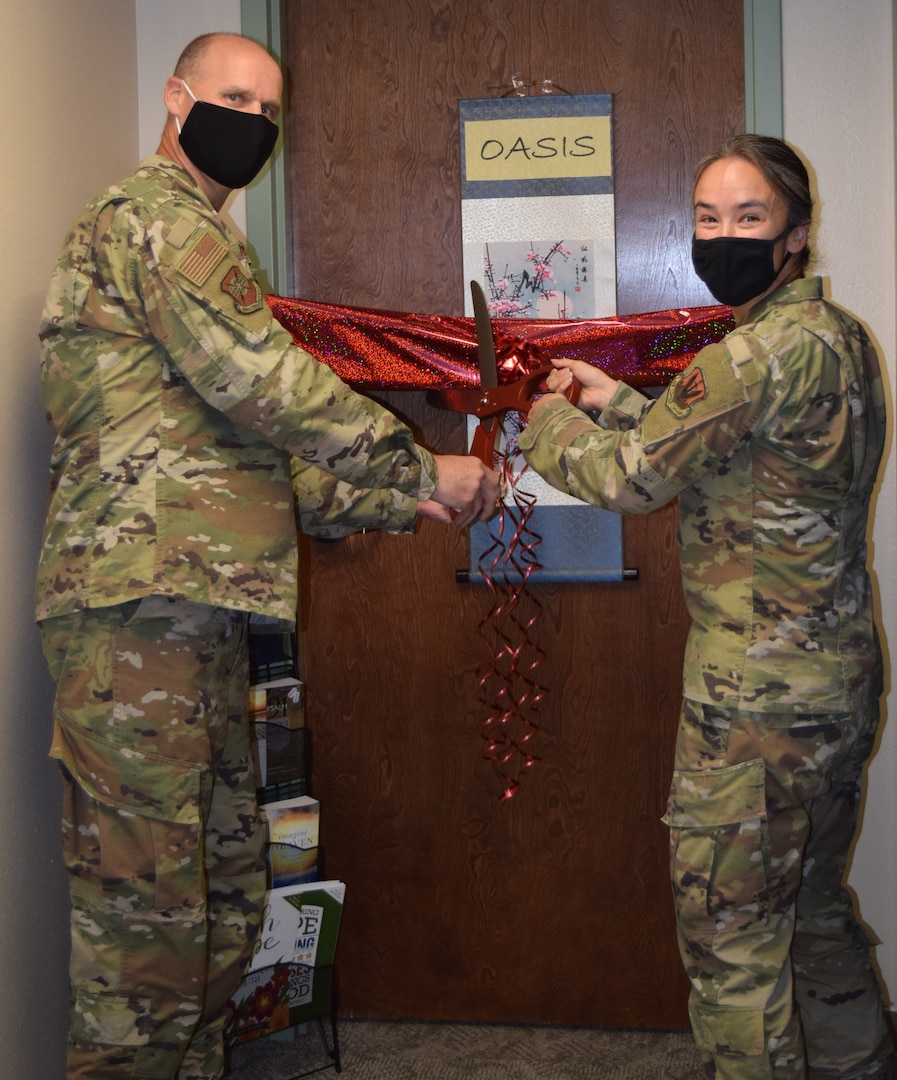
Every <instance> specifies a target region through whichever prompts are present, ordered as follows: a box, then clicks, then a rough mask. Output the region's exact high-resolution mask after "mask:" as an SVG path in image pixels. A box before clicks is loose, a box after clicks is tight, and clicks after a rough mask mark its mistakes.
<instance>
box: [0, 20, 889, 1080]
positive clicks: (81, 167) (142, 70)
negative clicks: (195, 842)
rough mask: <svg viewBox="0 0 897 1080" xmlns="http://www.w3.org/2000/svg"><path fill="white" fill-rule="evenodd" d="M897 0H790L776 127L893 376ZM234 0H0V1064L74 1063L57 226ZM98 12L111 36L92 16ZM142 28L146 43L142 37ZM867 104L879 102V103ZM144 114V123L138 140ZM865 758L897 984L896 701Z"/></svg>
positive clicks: (874, 865)
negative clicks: (48, 403) (54, 562)
mask: <svg viewBox="0 0 897 1080" xmlns="http://www.w3.org/2000/svg"><path fill="white" fill-rule="evenodd" d="M891 19H892V0H864V2H863V3H862V4H855V3H854V4H848V3H846V2H844V0H783V24H784V38H785V56H786V63H785V98H786V100H785V134H786V137H787V138H788V139H790V140H791V141H792V142H793V143H794V144H795V145H796V146H797V147H798V148H799V149H800V150H802V151H804V152H805V153H806V154H807V155H808V157H809V158H810V160H811V161H812V162H813V163H814V165H815V168H816V172H817V175H818V181H819V188H820V190H821V192H822V212H823V214H824V216H825V226H824V228H823V230H822V232H821V233H820V234H819V236H818V238H817V248H818V250H819V253H820V257H821V259H820V270H821V271H822V272H823V273H824V274H825V275H826V276H828V277H830V279H831V283H832V292H833V294H834V296H835V297H836V298H837V299H839V300H840V301H841V302H842V303H844V304H845V305H846V306H847V307H849V308H851V309H852V310H853V311H855V312H856V313H857V314H858V315H860V316H861V317H862V318H863V319H864V320H865V321H866V322H867V323H868V324H869V325H870V327H871V328H872V329H873V330H874V332H875V334H876V336H877V338H878V341H879V343H880V344H881V346H882V349H883V352H884V353H885V355H886V358H887V363H888V369H889V377H890V386H891V390H890V392H891V395H892V397H893V387H894V385H895V383H897V377H895V371H894V367H895V313H894V297H895V267H894V261H895V228H894V192H895V183H894V102H893V88H892V80H893V59H894V57H893V35H892V29H891ZM238 25H239V0H135V2H133V3H126V2H122V0H79V2H78V3H77V4H59V3H58V2H56V0H31V3H29V4H27V5H16V4H12V3H7V4H3V5H2V6H0V69H2V70H3V72H4V78H5V84H6V85H7V86H9V87H15V88H16V93H15V94H14V95H13V96H12V97H11V98H10V99H9V100H8V101H7V104H6V107H5V108H4V110H3V111H2V114H0V115H2V119H0V133H2V146H3V162H4V174H3V180H4V191H3V197H4V202H5V206H4V210H5V212H4V213H3V215H2V217H0V238H2V243H0V250H2V252H3V259H2V260H0V298H2V299H0V355H2V356H3V360H4V372H5V379H4V392H3V394H2V395H0V440H2V461H3V469H2V470H0V505H2V506H3V513H2V515H0V580H2V583H3V598H4V609H5V611H6V619H5V621H4V622H3V623H2V624H0V644H2V648H0V678H2V683H0V685H3V686H5V687H6V701H7V710H6V714H5V717H4V719H3V721H2V722H0V760H2V761H4V762H5V763H7V768H6V770H5V772H4V778H3V784H2V786H0V822H2V823H3V824H2V826H0V866H2V867H3V873H2V878H0V940H2V941H3V949H2V951H0V1047H2V1048H3V1049H2V1059H3V1062H2V1069H3V1074H4V1075H5V1076H7V1075H8V1076H9V1077H15V1080H56V1078H58V1077H61V1076H62V1074H63V1066H62V1056H63V1045H64V1030H65V1022H66V1021H65V997H66V989H65V963H66V950H67V944H66V942H67V927H66V914H65V913H66V909H67V905H66V900H65V895H64V894H65V884H64V880H63V872H62V868H61V865H60V860H59V856H58V853H57V850H58V827H57V820H58V813H59V805H58V784H57V777H56V774H55V772H54V770H53V769H52V768H51V766H50V764H49V762H48V761H47V760H46V750H47V746H48V743H49V711H50V703H51V696H52V688H51V685H50V681H49V679H48V677H47V675H46V673H45V671H44V667H43V661H42V658H41V656H40V652H39V645H38V639H37V635H36V633H35V632H34V630H33V627H32V623H31V608H32V602H31V590H32V581H33V576H34V568H35V563H36V553H37V548H38V544H39V537H40V525H41V517H42V508H43V501H44V484H45V473H46V458H47V452H48V441H47V437H46V431H45V425H44V420H43V414H42V409H41V405H40V398H39V386H38V374H37V349H36V342H35V327H36V325H37V320H38V316H39V313H40V307H41V303H42V299H43V293H44V289H45V287H46V282H47V278H48V275H49V273H50V270H51V267H52V265H53V262H54V260H55V257H56V253H57V251H58V247H59V244H60V242H61V239H62V237H63V234H64V232H65V230H66V228H67V227H68V225H69V224H70V222H71V220H72V218H73V216H74V214H75V213H76V212H77V211H78V209H79V208H80V207H81V205H82V204H83V203H84V202H85V201H86V200H87V199H88V198H89V197H90V196H91V195H93V194H94V193H95V192H96V191H97V190H99V189H100V188H101V187H102V186H103V185H105V184H106V183H108V182H110V181H113V180H115V179H117V178H118V177H120V176H121V175H123V174H125V173H126V172H127V171H128V170H129V169H130V168H131V167H132V165H133V164H134V162H135V161H136V160H137V159H138V156H141V155H142V154H143V153H145V152H147V151H148V150H152V149H153V148H154V145H155V139H156V138H157V136H158V131H159V129H160V127H161V122H162V120H163V119H164V117H163V115H162V112H161V108H160V107H159V106H158V104H157V102H158V97H159V93H160V89H159V85H158V84H159V79H160V78H162V79H164V75H165V74H167V73H168V68H169V67H170V64H171V59H172V57H173V55H174V54H175V53H176V52H177V50H178V49H179V48H180V45H181V44H183V43H184V42H186V41H187V40H188V39H189V38H190V37H192V36H193V35H194V34H196V33H201V32H203V31H205V30H211V29H236V28H237V27H238ZM99 28H102V32H99ZM138 41H139V43H140V47H139V49H138V47H137V43H138ZM871 102H874V103H875V107H874V108H872V107H870V103H871ZM138 117H139V120H140V124H141V130H140V137H139V142H138V127H137V125H138ZM895 517H897V511H895V482H894V461H893V453H892V455H891V459H890V464H889V472H888V475H887V477H886V479H885V483H884V484H883V487H882V494H881V496H880V498H879V503H878V510H877V518H876V526H875V547H876V557H877V562H876V566H877V572H878V578H879V584H880V589H881V595H882V601H883V610H884V624H885V630H886V634H887V637H888V643H889V645H890V648H891V650H892V651H893V649H894V648H895V647H897V645H895V643H897V625H895V624H897V581H895V577H897V570H895V559H894V547H895V536H897V529H895ZM889 701H890V703H889V712H890V722H889V724H888V726H887V729H886V732H885V736H884V739H883V742H882V746H881V750H880V752H879V755H878V758H877V760H876V762H875V763H874V765H873V769H872V775H871V779H870V789H869V798H868V802H867V806H866V813H865V824H864V834H863V837H862V839H861V841H860V844H859V848H858V852H857V857H856V861H855V866H854V871H853V874H852V878H851V880H852V883H853V885H854V887H855V889H856V891H857V893H858V894H859V897H860V900H861V903H862V908H863V911H864V914H865V916H866V918H867V919H868V920H869V921H870V923H871V924H872V925H873V926H874V927H875V929H876V930H877V931H878V933H879V934H881V935H882V936H883V937H884V938H885V943H884V945H883V947H882V949H881V950H880V960H881V963H882V968H883V971H884V973H885V976H886V979H887V982H888V984H889V986H890V988H891V991H892V993H897V906H895V905H894V903H893V898H894V896H895V895H897V888H895V885H897V845H895V843H894V838H893V822H894V821H895V820H897V813H895V810H897V807H895V803H897V784H895V783H894V777H895V757H897V705H895V695H894V692H893V691H891V693H890V695H889Z"/></svg>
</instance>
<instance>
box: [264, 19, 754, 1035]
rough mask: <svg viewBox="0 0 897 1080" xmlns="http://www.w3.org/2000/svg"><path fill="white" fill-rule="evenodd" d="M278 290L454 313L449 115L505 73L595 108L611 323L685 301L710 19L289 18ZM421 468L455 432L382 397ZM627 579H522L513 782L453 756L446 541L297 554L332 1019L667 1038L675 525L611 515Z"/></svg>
mask: <svg viewBox="0 0 897 1080" xmlns="http://www.w3.org/2000/svg"><path fill="white" fill-rule="evenodd" d="M285 25H286V40H287V45H286V49H285V51H286V53H287V66H288V72H289V94H290V112H289V124H290V127H289V133H288V135H289V145H290V155H291V157H290V172H291V177H292V183H291V201H292V213H293V222H294V245H295V260H294V265H295V273H296V279H297V287H296V293H297V295H298V296H300V297H303V298H306V299H311V300H323V301H330V302H335V303H345V304H357V305H362V306H370V307H380V308H386V309H391V310H399V311H419V312H430V313H443V314H454V315H458V314H461V313H462V312H463V306H464V305H463V290H464V283H463V281H462V276H461V228H460V195H459V183H460V172H459V131H458V100H459V99H462V98H481V97H489V96H493V95H497V93H499V92H500V91H498V90H497V89H496V88H497V87H500V86H502V85H503V84H507V83H508V82H509V79H510V75H511V73H512V72H517V71H521V72H523V73H524V75H525V77H527V78H532V79H541V78H543V77H550V78H552V79H554V81H555V82H556V83H558V84H559V85H560V86H562V87H564V88H565V89H566V90H568V91H570V92H573V93H594V92H610V93H612V94H613V95H614V100H613V107H614V125H615V149H614V153H615V178H616V216H617V258H618V310H619V311H620V312H621V313H627V312H643V311H653V310H660V309H666V308H671V307H676V306H689V305H696V304H703V303H709V302H710V301H709V297H708V296H707V294H706V293H705V292H704V291H703V289H702V288H701V287H700V283H699V282H698V281H697V279H696V278H695V277H694V275H693V273H692V270H691V266H690V260H689V241H690V236H691V231H692V225H691V213H690V210H689V203H690V194H691V173H692V169H693V166H694V164H695V163H696V162H697V160H698V159H699V158H700V157H701V156H702V155H703V154H705V153H707V152H709V151H710V150H712V149H715V148H716V147H717V146H718V145H719V143H720V142H721V141H722V139H723V138H724V137H726V136H727V135H730V134H733V133H735V132H737V131H740V130H742V128H743V123H744V120H743V116H744V73H743V30H742V9H741V3H740V2H738V0H588V2H583V0H539V2H535V0H532V2H531V0H516V2H511V0H479V2H474V0H319V2H315V0H287V3H286V4H285ZM381 396H382V397H383V398H384V399H385V400H386V401H387V402H388V404H389V405H390V406H391V407H392V408H393V409H394V410H395V411H396V412H398V413H400V414H401V415H402V416H404V417H405V418H406V419H408V420H409V422H411V424H412V425H413V426H414V427H415V429H416V430H417V431H418V432H419V433H420V435H421V437H422V439H423V440H424V441H425V442H426V444H427V445H429V446H430V447H431V448H433V449H435V450H437V451H444V452H459V453H460V452H463V450H464V429H463V422H462V421H461V420H460V418H458V417H456V416H453V415H450V414H447V413H440V412H438V411H436V410H433V409H431V408H430V407H429V406H428V405H427V404H426V402H425V401H424V399H423V395H420V394H416V393H393V394H387V395H381ZM624 538H625V561H626V564H627V565H629V566H634V567H637V568H638V571H639V578H638V581H637V582H627V583H620V584H610V585H607V584H603V585H600V584H595V585H553V586H549V585H543V586H540V587H537V588H535V587H534V588H533V589H532V592H533V594H534V595H535V596H536V598H537V599H538V601H539V602H540V603H541V605H542V614H541V617H540V618H539V620H538V622H537V624H536V627H535V629H534V635H535V636H536V638H537V640H538V643H539V644H540V646H541V647H542V648H543V649H544V650H545V660H544V662H543V665H542V667H541V669H540V674H539V678H540V682H542V683H544V684H545V685H546V686H547V687H548V689H549V693H548V696H547V698H546V700H545V705H544V712H543V714H542V717H541V719H540V722H539V727H540V732H539V736H538V740H537V752H538V755H539V757H540V759H541V760H540V762H539V763H538V764H537V765H536V766H535V767H534V768H533V769H532V770H531V771H530V772H529V773H528V774H527V776H526V779H525V781H524V784H523V786H522V789H521V791H520V793H519V794H518V795H517V796H516V797H515V798H514V799H512V800H510V801H508V802H499V800H498V798H497V796H498V794H499V787H498V784H497V780H496V778H495V775H494V774H493V772H492V769H491V766H490V765H489V763H488V762H486V761H484V760H483V758H482V754H481V740H480V735H479V725H480V722H481V721H482V719H483V718H484V717H483V716H482V715H481V707H480V706H479V703H478V700H477V693H476V682H475V674H474V673H475V671H476V669H477V667H478V665H479V664H480V663H481V662H482V661H483V660H484V659H485V657H484V654H483V646H482V642H481V641H480V638H479V637H478V625H479V623H480V620H481V619H482V618H483V616H484V614H485V613H486V612H487V611H488V607H489V599H488V596H487V595H486V590H485V589H484V587H483V586H473V585H457V584H456V583H455V570H456V569H457V568H460V567H463V566H465V565H466V561H467V547H466V544H467V541H466V537H465V536H464V535H463V534H460V533H455V532H454V531H450V530H447V529H445V528H440V527H437V526H435V525H431V524H429V523H424V524H423V525H422V526H421V528H420V529H419V531H418V532H417V533H416V534H415V535H414V536H413V537H390V536H381V535H371V534H369V535H365V536H357V537H352V538H349V539H347V540H345V541H340V542H337V543H329V544H324V543H317V542H307V543H306V544H305V551H304V557H303V567H302V571H303V586H302V588H303V603H302V635H301V651H302V664H303V670H304V673H305V677H306V680H307V686H308V723H309V726H310V728H311V731H312V739H313V743H312V761H313V766H312V782H313V792H314V794H315V795H316V796H317V797H318V798H320V800H321V804H322V826H321V828H322V845H323V849H324V859H325V866H324V869H325V872H326V873H327V874H328V875H329V876H336V877H341V878H342V879H343V880H345V881H346V882H347V884H348V895H347V902H346V909H345V916H344V923H343V929H342V937H341V941H340V950H339V965H340V980H341V1002H342V1012H343V1013H344V1014H346V1015H351V1016H358V1017H403V1018H436V1019H462V1020H493V1021H525V1022H546V1023H547V1022H551V1023H559V1024H588V1025H599V1026H623V1027H682V1026H685V1025H686V1023H687V1017H686V1012H685V997H686V993H687V984H686V980H685V977H684V975H683V974H682V971H681V968H680V964H679V960H678V955H677V952H676V943H675V928H674V920H673V914H672V905H671V900H670V894H669V884H668V877H667V845H668V835H667V831H666V829H665V827H664V826H663V825H662V824H661V821H660V818H661V815H662V814H663V811H664V807H665V802H666V793H667V789H668V786H669V778H670V769H671V760H672V747H673V740H674V734H675V727H676V721H677V715H678V706H679V698H680V687H681V670H680V664H681V654H682V647H683V641H684V635H685V632H686V628H687V618H686V614H685V611H684V608H683V602H682V596H681V589H680V584H679V572H678V565H677V559H676V543H675V508H673V507H668V508H666V509H663V510H661V511H658V512H656V513H654V514H652V515H650V516H649V517H647V518H633V519H628V520H627V521H626V522H625V532H624Z"/></svg>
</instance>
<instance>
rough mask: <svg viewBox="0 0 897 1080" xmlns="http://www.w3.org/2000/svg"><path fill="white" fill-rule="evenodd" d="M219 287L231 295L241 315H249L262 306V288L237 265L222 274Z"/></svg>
mask: <svg viewBox="0 0 897 1080" xmlns="http://www.w3.org/2000/svg"><path fill="white" fill-rule="evenodd" d="M221 289H222V291H223V292H226V293H229V294H230V295H231V296H232V297H233V301H234V307H235V308H236V309H237V311H239V312H241V313H242V314H243V315H251V314H252V313H253V311H258V310H259V309H260V308H261V307H262V304H263V300H262V290H261V289H260V288H259V287H258V285H256V283H255V282H254V281H253V280H252V279H251V278H248V277H247V276H246V275H245V274H244V273H243V271H242V270H241V269H240V268H239V266H232V267H231V268H230V270H228V272H227V273H226V274H225V275H224V277H223V278H222V280H221Z"/></svg>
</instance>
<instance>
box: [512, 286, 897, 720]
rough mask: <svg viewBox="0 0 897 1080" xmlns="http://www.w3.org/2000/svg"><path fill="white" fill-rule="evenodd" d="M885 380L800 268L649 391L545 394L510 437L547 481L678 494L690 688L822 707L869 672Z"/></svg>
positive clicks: (613, 501) (848, 702)
mask: <svg viewBox="0 0 897 1080" xmlns="http://www.w3.org/2000/svg"><path fill="white" fill-rule="evenodd" d="M883 394H884V391H883V386H882V379H881V374H880V370H879V365H878V358H877V356H876V353H875V350H874V348H873V347H872V345H871V344H870V343H869V341H868V338H867V336H866V334H865V332H864V331H863V329H862V327H861V326H860V325H859V324H858V323H857V322H856V321H855V320H854V319H852V318H851V317H850V316H849V315H847V314H846V313H845V312H843V311H842V310H840V309H839V308H837V307H835V306H834V305H833V304H830V303H828V302H827V301H826V300H824V299H823V297H822V288H821V282H820V280H819V279H818V278H807V279H801V280H798V281H795V282H793V283H791V284H790V285H786V286H783V287H782V288H780V289H778V290H777V291H776V292H775V293H773V294H772V295H770V296H769V297H767V298H765V299H764V300H763V301H761V302H760V304H758V305H757V306H756V307H755V308H754V309H753V310H752V311H751V312H750V313H749V314H748V317H747V320H746V321H745V322H744V323H743V324H742V325H741V326H739V327H738V328H737V329H736V330H734V331H733V332H732V333H730V334H729V335H728V336H727V337H726V338H725V339H724V340H723V341H722V342H720V343H718V344H714V345H709V346H707V347H706V348H705V349H702V350H701V352H700V353H699V354H698V356H697V357H696V358H695V359H694V361H693V362H692V363H691V365H690V366H689V367H688V368H687V369H686V370H685V371H684V372H683V373H682V374H681V375H679V376H677V377H676V379H675V380H674V381H673V382H672V383H671V384H670V385H669V387H668V388H667V390H666V393H665V394H664V395H663V396H661V397H659V398H658V399H657V400H656V401H650V400H648V399H646V398H645V397H644V396H643V395H641V394H639V393H637V392H636V391H635V390H633V389H632V388H631V387H627V386H625V385H623V384H620V386H619V388H618V390H617V392H616V393H615V395H614V397H613V399H612V400H611V402H610V404H609V406H608V408H607V409H605V410H604V412H603V413H602V414H601V415H600V417H598V422H597V423H595V422H593V421H592V420H591V419H589V417H588V416H587V415H585V414H584V413H583V412H581V411H579V410H577V409H575V408H573V407H572V406H570V405H569V404H567V403H566V402H565V401H563V400H561V399H557V400H555V399H552V400H551V401H550V402H548V403H547V404H546V406H545V407H544V409H543V410H541V411H540V413H538V414H537V415H536V417H535V419H534V420H533V422H532V423H531V424H530V426H529V427H528V428H527V429H526V431H524V433H523V435H522V436H521V438H520V447H521V449H522V450H523V451H524V456H525V457H526V459H527V461H528V462H529V463H530V464H531V465H532V466H533V467H534V468H535V469H536V470H537V472H539V473H540V474H541V475H543V476H544V477H545V478H546V479H547V480H549V481H550V482H551V483H552V484H553V485H554V486H555V487H558V488H560V489H561V490H563V491H567V492H569V493H570V494H572V495H574V496H577V497H578V498H580V499H583V500H585V501H587V502H592V503H596V504H597V505H599V506H603V507H606V508H609V509H611V510H618V511H621V512H624V513H647V512H649V511H651V510H652V509H654V508H655V507H657V506H661V505H663V504H664V503H667V502H669V501H670V500H672V499H674V498H676V497H677V496H678V499H679V554H680V562H681V569H682V581H683V587H684V591H685V597H686V602H687V604H688V610H689V613H690V615H691V619H692V625H691V629H690V633H689V638H688V644H687V647H686V656H685V666H684V692H685V694H686V696H687V697H689V698H692V699H694V700H696V701H699V702H705V703H708V704H713V703H719V704H723V705H726V706H730V707H736V706H737V707H740V708H743V709H746V710H752V711H757V712H832V711H837V710H841V709H847V708H851V707H854V706H855V705H857V704H859V703H861V702H864V701H866V700H867V699H868V696H869V694H870V692H872V693H877V692H879V690H880V678H881V671H880V666H881V658H880V654H879V648H878V642H877V638H876V633H875V627H874V621H873V610H872V609H873V600H872V593H871V589H870V583H869V577H868V574H867V572H866V527H867V517H868V511H869V501H870V496H871V493H872V487H873V484H874V481H875V477H876V472H877V469H878V465H879V461H880V458H881V454H882V448H883V444H884V438H885V406H884V396H883Z"/></svg>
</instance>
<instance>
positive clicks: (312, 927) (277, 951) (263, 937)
mask: <svg viewBox="0 0 897 1080" xmlns="http://www.w3.org/2000/svg"><path fill="white" fill-rule="evenodd" d="M345 895H346V886H345V885H344V884H343V882H341V881H312V882H306V883H305V884H301V885H290V886H286V887H284V888H280V889H271V890H270V891H269V892H268V895H267V898H266V903H265V909H264V914H263V919H262V926H261V929H260V931H259V936H258V940H257V941H256V947H255V951H254V953H253V956H252V961H251V962H250V965H249V970H248V971H247V973H246V975H245V976H244V977H243V980H242V981H241V983H240V985H239V987H238V988H237V990H236V992H235V993H234V996H233V997H232V998H231V1001H230V1005H231V1007H232V1009H233V1010H234V1016H233V1019H232V1021H231V1025H230V1028H229V1031H228V1040H229V1041H230V1042H247V1041H249V1040H250V1039H255V1038H258V1036H260V1035H270V1034H271V1033H272V1032H274V1031H279V1030H281V1029H283V1028H286V1027H292V1026H293V1025H295V1024H301V1023H304V1022H305V1021H306V1020H310V1019H312V1018H313V1017H315V1016H324V1015H326V1014H327V1013H329V1012H330V1010H331V1007H332V996H331V995H332V975H333V973H332V967H333V962H334V958H335V955H336V941H337V937H338V935H339V925H340V919H341V917H342V910H343V902H344V900H345Z"/></svg>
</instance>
